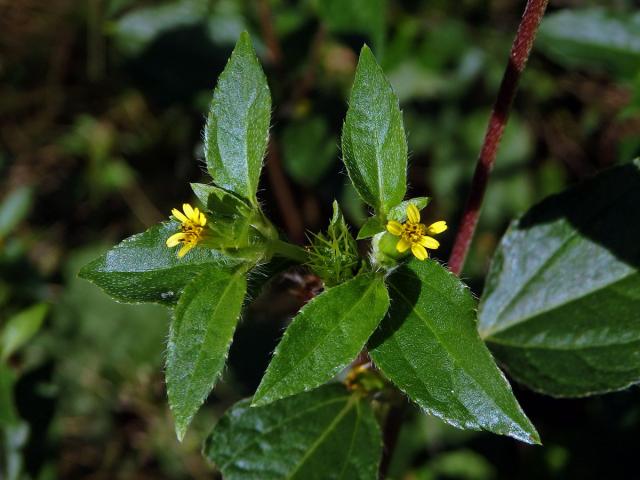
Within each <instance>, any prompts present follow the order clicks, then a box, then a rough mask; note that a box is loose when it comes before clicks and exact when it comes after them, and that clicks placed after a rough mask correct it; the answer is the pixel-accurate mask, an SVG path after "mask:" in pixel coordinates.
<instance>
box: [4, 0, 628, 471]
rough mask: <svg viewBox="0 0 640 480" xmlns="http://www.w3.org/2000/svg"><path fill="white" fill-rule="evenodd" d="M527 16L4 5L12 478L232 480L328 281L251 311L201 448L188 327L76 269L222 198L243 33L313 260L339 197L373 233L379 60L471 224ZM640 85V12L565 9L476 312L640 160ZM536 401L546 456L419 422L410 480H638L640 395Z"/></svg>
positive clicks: (482, 248) (526, 87)
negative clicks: (365, 153) (281, 349)
mask: <svg viewBox="0 0 640 480" xmlns="http://www.w3.org/2000/svg"><path fill="white" fill-rule="evenodd" d="M524 3H525V2H524V1H517V2H514V1H508V0H461V1H458V2H449V1H445V0H394V1H392V0H350V1H344V0H300V1H293V0H288V1H287V0H166V1H162V2H160V1H149V0H87V1H86V2H76V1H73V0H20V1H10V0H0V78H1V81H0V478H3V479H5V478H6V479H8V480H14V479H42V480H46V479H55V478H65V479H81V478H82V479H84V478H91V479H114V478H118V479H119V478H127V479H129V478H136V479H137V478H140V479H147V478H148V479H155V478H171V479H174V478H175V479H182V478H216V474H215V470H214V467H213V466H211V465H207V464H206V462H205V461H204V460H203V459H202V458H201V456H200V447H201V441H202V439H203V438H204V436H205V434H206V433H207V431H208V430H209V429H210V428H211V426H212V425H213V423H214V422H215V419H216V418H217V417H219V416H220V414H221V413H222V412H223V411H224V409H225V408H226V407H228V406H229V405H230V404H231V403H232V402H234V401H236V400H238V399H239V398H241V397H243V396H247V395H250V394H251V393H252V392H253V390H254V389H255V387H256V385H257V382H258V380H259V378H260V376H261V374H262V372H263V370H264V368H265V366H266V362H267V360H268V358H269V355H270V352H271V351H272V349H273V347H274V345H275V343H276V340H277V338H278V336H279V335H280V332H281V331H282V328H283V326H284V325H285V322H286V321H287V319H288V318H289V315H290V314H291V313H292V312H294V311H295V310H296V309H297V308H299V306H300V305H301V304H302V302H303V301H304V300H305V299H306V298H308V297H309V295H311V294H312V293H313V290H314V289H316V288H317V287H318V285H317V284H316V280H315V279H314V278H313V277H312V276H309V275H308V274H306V273H305V272H304V271H294V272H289V273H288V274H287V275H285V276H284V277H282V278H280V279H279V280H278V281H277V282H275V285H274V286H273V287H272V288H271V290H270V291H269V292H268V293H267V294H265V295H263V296H262V297H260V298H258V299H256V301H255V302H254V304H253V305H252V306H250V307H249V308H248V309H247V311H246V312H245V315H244V320H243V322H242V324H241V326H240V328H239V330H238V332H237V335H236V338H237V340H236V341H235V343H234V344H233V348H232V352H231V358H230V365H229V368H228V369H227V371H226V373H225V381H224V382H223V384H221V385H220V386H219V387H218V388H217V389H216V391H215V393H214V395H213V396H212V398H210V400H209V401H208V403H207V408H205V409H204V410H203V412H202V413H201V414H199V416H198V417H197V421H196V422H195V427H194V428H193V429H192V430H191V431H190V433H189V434H188V436H187V438H186V439H185V441H184V442H183V443H182V444H179V443H178V442H177V441H176V439H175V436H174V433H173V424H172V421H171V418H170V415H169V413H168V408H167V405H166V398H165V397H166V395H165V392H164V385H163V380H162V378H163V373H162V362H163V351H164V345H163V343H164V340H165V338H166V335H167V324H168V321H169V313H168V312H167V311H166V310H165V309H163V308H162V307H159V306H130V305H121V304H117V303H114V302H113V301H111V300H110V299H109V298H108V297H106V296H105V295H104V294H103V293H102V292H101V291H99V290H98V289H97V288H96V287H94V286H93V285H91V284H89V283H87V282H83V281H80V280H78V279H77V278H76V272H77V271H78V268H79V266H80V265H81V264H82V263H83V262H85V261H87V260H88V259H90V258H91V257H92V256H95V255H97V254H98V253H99V252H101V251H102V250H103V249H104V248H106V247H107V246H108V245H110V244H112V243H115V242H117V241H119V240H121V239H122V238H124V237H126V236H128V235H130V234H133V233H136V232H138V231H140V230H142V229H144V228H146V227H148V226H150V225H152V224H154V223H156V222H158V221H161V220H162V219H164V218H166V217H167V216H168V212H169V211H170V209H171V207H173V206H175V205H177V204H179V203H181V202H182V201H186V200H189V199H190V198H191V197H190V195H191V194H190V193H189V187H188V182H193V181H206V178H205V175H204V173H203V172H204V169H203V166H202V161H201V159H202V141H201V138H202V136H201V131H202V127H203V123H204V118H205V113H206V109H207V105H208V102H209V99H210V95H211V89H212V87H213V85H214V84H215V80H216V78H217V75H218V74H219V73H220V71H221V70H222V68H223V67H224V64H225V62H226V59H227V57H228V55H229V54H230V51H231V48H232V47H233V44H234V42H235V41H236V39H237V37H238V35H239V33H240V32H241V31H242V30H244V29H247V30H249V32H250V33H251V34H252V37H253V40H254V43H255V45H256V48H257V51H258V52H259V54H260V56H261V57H262V61H263V63H264V66H265V70H266V72H267V76H268V78H269V82H270V86H271V89H272V93H273V97H274V102H273V103H274V109H275V110H274V115H273V127H272V138H273V141H272V144H271V148H270V154H269V158H268V163H267V167H266V171H265V173H264V175H263V177H262V188H261V190H262V192H261V194H262V199H263V202H264V205H265V209H266V210H267V211H268V213H269V215H270V216H271V217H272V218H273V219H275V221H276V223H277V224H278V225H280V226H281V227H282V228H283V230H285V231H286V232H287V233H288V234H289V236H290V237H291V238H292V239H293V240H294V241H297V242H303V241H304V238H305V233H304V232H305V230H312V231H318V229H320V228H323V227H324V226H325V224H326V222H327V219H328V217H329V213H330V207H331V202H332V200H333V198H338V199H339V201H340V202H341V204H342V205H343V207H344V208H345V211H346V213H347V217H348V220H349V221H350V223H351V224H352V225H353V226H354V227H356V226H358V225H359V224H360V222H362V220H363V218H364V215H365V209H364V206H363V204H362V203H361V202H360V201H359V200H358V198H357V197H356V195H355V193H354V191H353V190H352V189H350V188H348V187H346V186H345V185H346V177H345V175H344V172H343V168H342V166H341V164H340V162H339V157H340V150H339V134H340V129H341V122H342V119H343V117H344V114H345V112H346V108H347V105H346V98H347V95H348V92H349V88H350V84H351V81H352V78H353V73H354V68H355V64H356V59H357V52H358V50H359V49H360V47H361V45H362V43H363V42H367V43H369V44H370V45H371V46H372V47H373V49H374V51H375V53H376V55H377V56H378V58H379V60H380V62H381V63H382V65H383V66H384V68H385V71H386V72H387V74H388V76H389V78H390V80H391V82H392V84H393V86H394V88H395V89H396V92H397V93H398V96H399V97H400V100H401V104H402V108H403V110H404V118H405V122H406V130H407V132H408V138H409V146H410V152H411V158H410V164H411V166H410V175H409V179H410V184H411V192H410V193H411V194H413V195H430V196H432V197H433V203H432V206H431V207H430V209H429V210H428V211H427V212H428V213H427V215H428V217H429V218H434V219H435V218H446V219H448V221H449V224H450V225H452V226H455V225H456V222H457V219H458V217H459V215H460V211H461V207H462V205H463V202H464V199H465V197H466V194H467V188H468V185H469V181H470V177H471V174H472V171H473V168H474V162H475V158H476V155H477V153H478V150H479V146H480V144H481V142H482V137H483V134H484V128H485V125H486V121H487V117H488V113H489V111H490V108H491V104H492V102H493V99H494V96H495V93H496V91H497V88H498V85H499V82H500V78H501V75H502V71H503V69H504V66H505V62H506V59H507V55H508V51H509V47H510V43H511V39H512V37H513V34H514V32H515V28H516V26H517V23H518V20H519V17H520V14H521V12H522V9H523V7H524ZM639 67H640V13H639V11H638V10H637V5H636V2H633V1H631V0H608V1H604V0H602V1H587V0H585V1H581V0H555V1H553V0H552V1H551V4H550V8H549V12H548V16H547V18H546V20H545V21H544V23H543V26H542V29H541V32H540V35H539V39H538V42H537V44H536V47H535V49H534V53H533V56H532V58H531V61H530V66H529V68H528V70H527V72H526V74H525V76H524V81H523V84H522V86H521V89H520V91H519V94H518V97H517V99H516V104H515V107H514V113H513V116H512V118H511V121H510V123H509V126H508V129H507V132H506V136H505V138H504V141H503V143H502V147H501V149H500V153H499V155H498V160H497V166H496V169H495V172H494V176H493V178H492V181H491V184H490V187H489V191H488V195H487V198H486V202H485V207H484V210H483V213H482V217H481V224H480V227H479V230H478V234H477V236H476V240H475V243H474V246H473V248H472V255H471V258H470V259H469V262H468V264H467V268H466V269H465V274H464V278H465V280H466V281H468V282H469V283H470V285H471V286H472V288H473V289H474V291H475V292H476V293H479V292H480V291H481V289H482V281H483V277H484V275H485V273H486V271H487V267H488V262H489V260H490V257H491V253H492V251H493V250H494V248H495V246H496V243H497V242H498V241H499V238H500V236H501V235H502V233H503V232H504V230H505V228H506V227H507V225H508V223H509V221H510V220H511V219H512V218H514V217H515V216H517V215H518V214H520V213H521V212H523V211H524V210H525V209H527V208H528V207H529V206H531V205H532V204H533V203H535V202H536V201H538V200H540V199H541V198H543V197H545V196H546V195H549V194H551V193H553V192H556V191H559V190H560V189H562V188H564V187H565V186H566V185H568V184H570V183H573V182H575V181H577V180H579V179H581V178H583V177H585V176H588V175H590V174H592V173H594V172H596V171H597V170H600V169H602V168H605V167H607V166H610V165H613V164H616V163H618V162H625V161H629V160H631V159H632V158H633V157H634V156H636V155H638V153H639V152H640V94H639V92H640V74H639ZM427 220H428V219H427ZM453 234H454V231H450V233H449V234H448V237H445V239H444V240H445V241H444V244H443V247H442V248H441V249H440V250H439V251H438V252H437V253H438V255H437V256H438V257H439V258H440V259H441V260H443V261H445V260H446V258H447V254H448V252H449V249H450V247H451V242H452V237H453ZM514 388H515V389H516V393H517V395H518V397H519V399H520V400H521V403H522V405H523V407H524V408H525V410H526V411H527V413H528V414H529V416H530V418H531V419H532V420H533V421H534V423H535V424H536V425H537V426H538V428H539V431H540V433H541V436H542V439H543V442H544V443H545V445H544V447H531V446H525V445H521V444H518V443H517V442H515V441H513V440H510V439H507V438H500V437H497V436H492V435H490V434H484V433H473V432H462V431H458V430H455V429H452V428H450V427H447V426H446V425H444V424H442V423H441V422H439V421H437V420H436V419H433V418H427V417H424V416H422V415H420V414H419V412H417V411H411V412H409V413H408V414H407V419H408V421H407V424H406V426H405V428H404V430H403V432H402V434H401V438H400V444H399V447H398V449H397V453H396V457H395V460H394V462H393V465H392V467H391V475H392V477H393V478H397V479H411V480H413V479H415V480H418V479H420V480H423V479H425V480H426V479H439V478H452V479H469V480H476V479H477V480H484V479H502V478H504V479H513V478H525V479H528V478H532V479H533V478H536V479H538V478H581V479H585V478H605V477H606V478H630V477H629V473H628V472H629V471H635V465H636V463H637V458H636V457H637V441H638V440H637V439H638V436H639V434H640V402H639V400H640V394H639V393H638V390H637V389H631V390H629V391H626V392H622V393H616V394H611V395H607V396H604V397H598V398H591V399H579V400H554V399H550V398H546V397H542V396H540V395H537V394H534V393H531V392H529V391H526V390H524V389H522V388H519V387H518V386H517V385H515V386H514ZM628 469H632V470H628Z"/></svg>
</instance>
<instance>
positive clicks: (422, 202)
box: [388, 197, 431, 223]
mask: <svg viewBox="0 0 640 480" xmlns="http://www.w3.org/2000/svg"><path fill="white" fill-rule="evenodd" d="M430 200H431V199H430V198H429V197H415V198H410V199H409V200H405V201H404V202H402V203H400V204H399V205H396V206H395V207H393V208H392V209H391V210H389V215H388V217H389V220H395V221H396V222H401V223H402V222H405V221H406V220H407V207H408V206H409V205H411V204H413V205H415V206H416V207H417V208H418V210H424V208H426V206H427V205H429V201H430Z"/></svg>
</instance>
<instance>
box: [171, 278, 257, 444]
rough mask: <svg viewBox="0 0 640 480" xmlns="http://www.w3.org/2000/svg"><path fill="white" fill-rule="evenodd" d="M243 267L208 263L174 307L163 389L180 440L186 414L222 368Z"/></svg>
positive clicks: (242, 285)
mask: <svg viewBox="0 0 640 480" xmlns="http://www.w3.org/2000/svg"><path fill="white" fill-rule="evenodd" d="M246 290H247V281H246V279H245V271H244V269H238V270H236V272H234V273H229V272H225V271H221V270H217V269H214V268H209V269H207V270H205V271H204V272H202V273H201V274H200V275H198V276H197V277H196V278H194V279H193V281H192V282H191V283H190V284H189V285H187V287H186V288H185V289H184V293H183V294H182V296H181V297H180V301H179V302H178V305H177V306H176V310H175V318H174V320H173V323H172V324H171V329H170V331H169V343H168V346H167V366H166V377H167V394H168V396H169V406H170V407H171V412H172V413H173V417H174V418H175V422H176V434H177V436H178V439H179V440H182V438H183V437H184V434H185V433H186V431H187V427H188V426H189V423H190V422H191V419H192V418H193V416H194V415H195V414H196V412H197V411H198V409H199V408H200V405H202V402H204V401H205V399H206V398H207V396H208V395H209V393H210V392H211V390H212V389H213V386H214V385H215V383H216V381H217V380H218V377H219V376H220V373H221V372H222V369H223V368H224V364H225V361H226V359H227V354H228V352H229V346H230V345H231V340H232V338H233V332H234V331H235V328H236V324H237V323H238V317H239V316H240V311H241V309H242V303H243V301H244V297H245V293H246Z"/></svg>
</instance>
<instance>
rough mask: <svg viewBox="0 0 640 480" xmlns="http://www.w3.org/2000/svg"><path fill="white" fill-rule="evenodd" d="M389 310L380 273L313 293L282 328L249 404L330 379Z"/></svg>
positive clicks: (366, 338)
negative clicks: (289, 323)
mask: <svg viewBox="0 0 640 480" xmlns="http://www.w3.org/2000/svg"><path fill="white" fill-rule="evenodd" d="M388 308H389V295H388V294H387V290H386V288H385V286H384V281H383V279H382V276H381V275H378V274H373V273H371V274H364V275H359V276H357V277H355V278H354V279H352V280H349V281H348V282H346V283H343V284H342V285H338V286H337V287H333V288H330V289H328V290H327V291H326V292H324V293H322V294H320V295H318V296H317V297H315V298H314V299H313V300H311V301H310V302H309V303H308V304H307V305H305V307H304V308H303V309H302V310H301V311H300V313H299V314H298V315H297V316H296V317H295V318H294V319H293V321H292V322H291V325H289V328H287V331H286V332H285V334H284V336H283V338H282V340H281V341H280V344H279V345H278V347H277V348H276V351H275V353H274V355H273V358H272V360H271V363H270V364H269V367H268V368H267V372H266V373H265V375H264V377H263V379H262V382H261V383H260V386H259V387H258V390H257V391H256V393H255V395H254V397H253V405H256V406H257V405H265V404H267V403H271V402H273V401H275V400H279V399H281V398H284V397H287V396H289V395H295V394H297V393H300V392H302V391H306V390H310V389H312V388H315V387H318V386H320V385H322V384H323V383H325V382H327V381H328V380H330V379H331V378H333V377H334V376H335V375H336V374H337V373H339V372H340V371H341V370H342V369H343V368H345V367H346V366H347V365H349V363H350V362H351V361H353V360H354V359H355V358H356V356H357V355H358V353H359V352H360V351H361V350H362V348H363V347H364V345H365V343H366V341H367V340H368V338H369V336H370V335H371V334H372V333H373V331H374V330H375V328H376V327H377V326H378V323H380V320H382V318H383V317H384V315H385V313H386V312H387V309H388Z"/></svg>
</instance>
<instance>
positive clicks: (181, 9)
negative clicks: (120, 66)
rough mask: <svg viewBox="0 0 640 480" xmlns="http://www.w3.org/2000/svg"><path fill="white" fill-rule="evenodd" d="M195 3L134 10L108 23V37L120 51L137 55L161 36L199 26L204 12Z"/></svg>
mask: <svg viewBox="0 0 640 480" xmlns="http://www.w3.org/2000/svg"><path fill="white" fill-rule="evenodd" d="M198 3H199V2H195V1H191V0H181V1H177V2H172V3H168V4H162V5H153V4H152V5H150V6H149V7H144V8H137V9H135V10H133V11H131V12H129V13H126V14H125V15H123V16H122V17H120V18H119V19H118V20H116V21H115V22H113V23H111V24H110V25H109V26H108V28H109V33H110V34H111V35H112V36H113V38H114V40H115V44H116V46H117V47H118V49H119V50H121V51H122V52H124V53H125V54H126V55H129V56H134V55H139V54H140V53H142V51H143V50H144V49H145V48H146V47H148V46H149V45H150V44H151V43H152V42H153V41H154V40H155V39H157V38H158V37H159V36H160V35H161V34H162V33H164V32H167V31H170V30H176V29H179V28H181V27H185V26H188V25H194V24H197V23H199V22H202V20H203V18H204V15H206V10H205V9H204V8H203V7H202V5H198Z"/></svg>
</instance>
